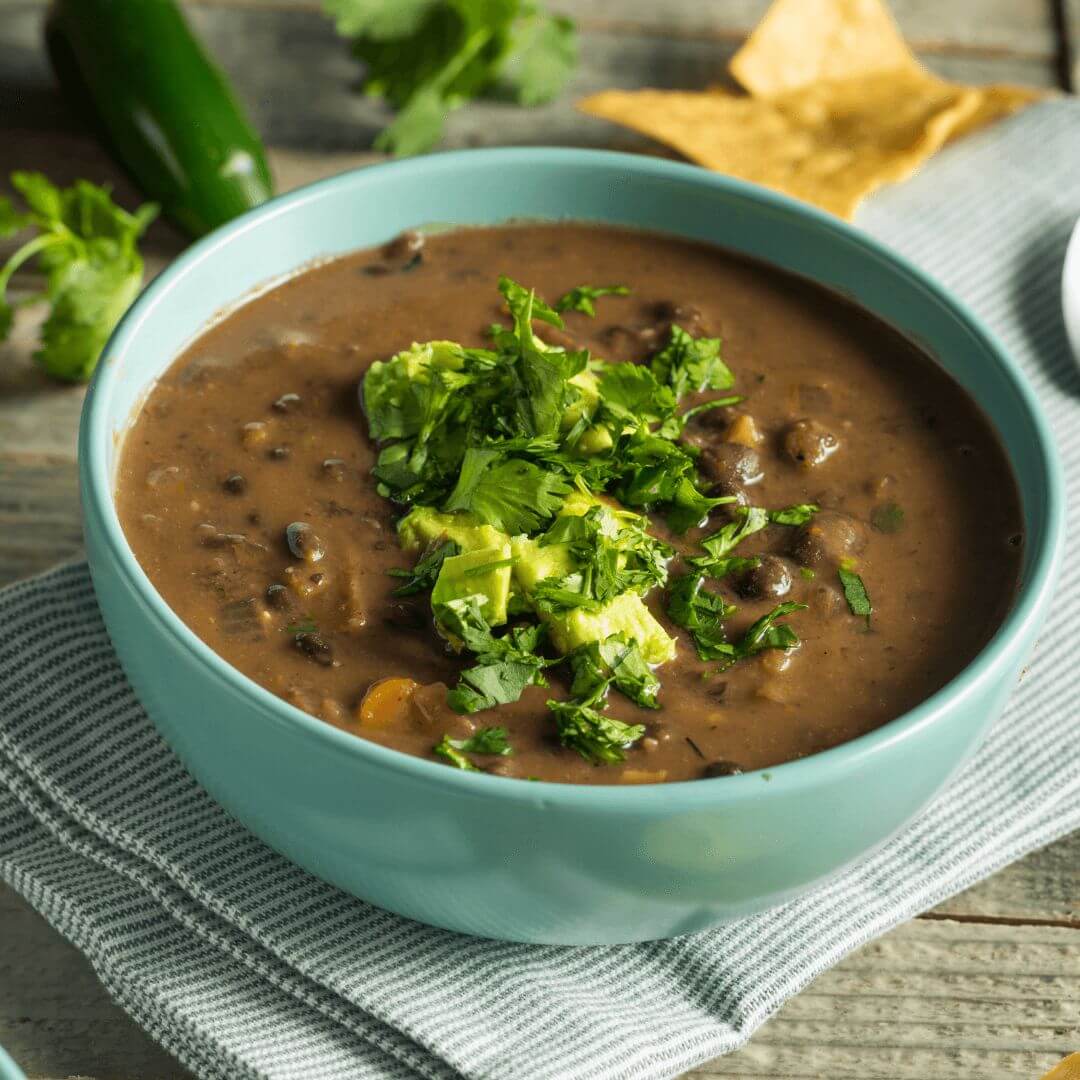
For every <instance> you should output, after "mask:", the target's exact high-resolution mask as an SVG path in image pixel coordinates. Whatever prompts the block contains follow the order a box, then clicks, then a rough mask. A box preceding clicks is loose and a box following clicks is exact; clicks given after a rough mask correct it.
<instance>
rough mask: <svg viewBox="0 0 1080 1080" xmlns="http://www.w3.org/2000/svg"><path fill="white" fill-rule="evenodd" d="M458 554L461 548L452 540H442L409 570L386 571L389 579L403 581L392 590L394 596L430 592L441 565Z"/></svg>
mask: <svg viewBox="0 0 1080 1080" xmlns="http://www.w3.org/2000/svg"><path fill="white" fill-rule="evenodd" d="M460 552H461V548H460V547H458V545H457V544H455V543H454V541H453V540H444V541H443V542H442V543H441V544H435V545H433V546H432V547H430V548H429V549H428V550H427V551H425V552H424V553H423V555H421V556H420V558H419V560H418V561H417V563H416V565H415V566H414V567H413V568H412V569H411V570H403V569H401V567H396V566H395V567H393V568H392V569H390V570H388V571H387V573H388V574H389V575H390V576H391V577H399V578H404V579H405V583H404V584H403V585H399V586H398V587H397V588H396V589H395V590H394V595H395V596H415V595H416V593H421V592H431V590H432V589H433V588H434V587H435V579H436V578H437V577H438V576H439V571H440V570H441V569H442V564H443V563H444V562H446V560H447V559H449V558H451V557H452V556H454V555H458V554H460Z"/></svg>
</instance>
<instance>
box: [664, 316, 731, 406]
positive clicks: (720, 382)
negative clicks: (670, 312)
mask: <svg viewBox="0 0 1080 1080" xmlns="http://www.w3.org/2000/svg"><path fill="white" fill-rule="evenodd" d="M649 368H650V370H651V371H652V373H653V374H654V375H655V376H656V378H657V381H658V382H660V383H663V384H665V385H666V386H670V387H671V389H672V390H673V391H674V393H675V396H676V397H677V398H681V397H682V396H683V395H684V394H691V393H696V392H698V391H701V390H730V389H731V387H733V386H734V385H735V376H734V375H732V374H731V369H730V368H729V367H728V366H727V364H725V363H724V361H723V360H721V359H720V339H719V338H692V337H691V336H690V335H689V334H688V333H687V332H686V331H685V330H683V329H682V327H681V326H672V328H671V337H670V339H669V341H668V343H667V345H666V346H665V347H664V348H663V349H661V351H660V352H658V353H657V354H656V355H655V356H654V357H653V358H652V360H650V361H649Z"/></svg>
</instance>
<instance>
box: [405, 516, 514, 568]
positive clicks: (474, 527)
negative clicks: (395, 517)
mask: <svg viewBox="0 0 1080 1080" xmlns="http://www.w3.org/2000/svg"><path fill="white" fill-rule="evenodd" d="M397 529H398V539H399V540H400V541H401V546H402V547H403V548H404V549H405V550H406V551H419V550H420V549H421V548H425V547H427V546H428V544H430V543H432V542H433V541H436V540H443V539H446V540H453V541H454V543H455V544H457V546H458V547H459V548H461V550H462V551H475V550H476V549H477V548H489V547H497V546H498V545H501V544H506V543H509V540H510V537H508V536H507V535H506V533H504V532H500V531H499V530H498V529H496V528H494V527H493V526H491V525H483V524H481V523H480V522H479V521H478V520H477V518H476V517H475V516H474V515H472V514H469V513H465V512H462V511H455V512H454V513H450V514H444V513H442V512H441V511H439V510H435V509H433V508H432V507H430V506H417V507H416V508H415V509H413V510H410V511H409V513H407V514H406V515H405V516H404V517H403V518H402V519H401V520H400V521H399V522H398V527H397ZM507 556H508V557H509V552H507Z"/></svg>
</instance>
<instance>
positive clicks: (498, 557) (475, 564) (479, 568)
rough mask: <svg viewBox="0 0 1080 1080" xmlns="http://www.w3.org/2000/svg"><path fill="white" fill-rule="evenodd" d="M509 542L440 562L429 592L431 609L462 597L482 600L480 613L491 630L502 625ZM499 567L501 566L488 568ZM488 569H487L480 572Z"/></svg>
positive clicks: (508, 570)
mask: <svg viewBox="0 0 1080 1080" xmlns="http://www.w3.org/2000/svg"><path fill="white" fill-rule="evenodd" d="M509 559H510V542H509V541H508V540H507V541H505V542H504V543H501V544H495V545H493V546H492V547H485V548H476V549H474V550H472V551H465V552H462V554H460V555H452V556H451V557H450V558H449V559H446V560H444V561H443V564H442V569H441V570H440V571H439V576H438V578H437V579H436V581H435V588H434V589H432V590H431V605H432V607H436V606H438V605H439V604H445V603H448V602H449V601H450V600H458V599H460V598H462V597H464V596H473V595H475V594H479V595H481V596H483V597H484V603H483V606H482V608H481V610H482V611H483V613H484V618H486V619H487V621H488V622H489V623H490V624H491V625H492V626H499V625H500V624H501V623H504V622H506V605H507V601H508V599H509V597H510V569H511V568H510V564H509ZM498 563H502V564H503V565H501V566H499V565H491V564H498ZM488 566H490V569H483V568H484V567H488Z"/></svg>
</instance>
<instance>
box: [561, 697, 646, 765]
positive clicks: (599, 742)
mask: <svg viewBox="0 0 1080 1080" xmlns="http://www.w3.org/2000/svg"><path fill="white" fill-rule="evenodd" d="M547 706H548V708H549V709H550V710H551V712H552V713H553V715H554V717H555V727H556V730H557V731H558V735H559V741H560V742H561V743H562V744H563V746H565V747H566V748H567V749H568V750H576V751H577V752H578V753H579V754H580V755H581V756H582V757H583V758H584V759H585V760H586V761H590V762H592V763H593V764H594V765H614V764H617V763H618V762H620V761H624V760H625V759H626V755H625V754H624V753H623V751H624V750H625V749H626V748H627V747H629V746H632V745H633V744H634V743H635V742H637V740H638V739H640V738H641V737H642V736H643V735H644V734H645V727H644V725H642V724H624V723H623V722H622V721H621V720H616V719H615V718H614V717H613V716H606V715H605V714H604V713H602V712H600V711H599V710H597V709H594V708H593V707H592V706H591V705H584V704H581V703H580V702H576V701H548V703H547Z"/></svg>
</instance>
